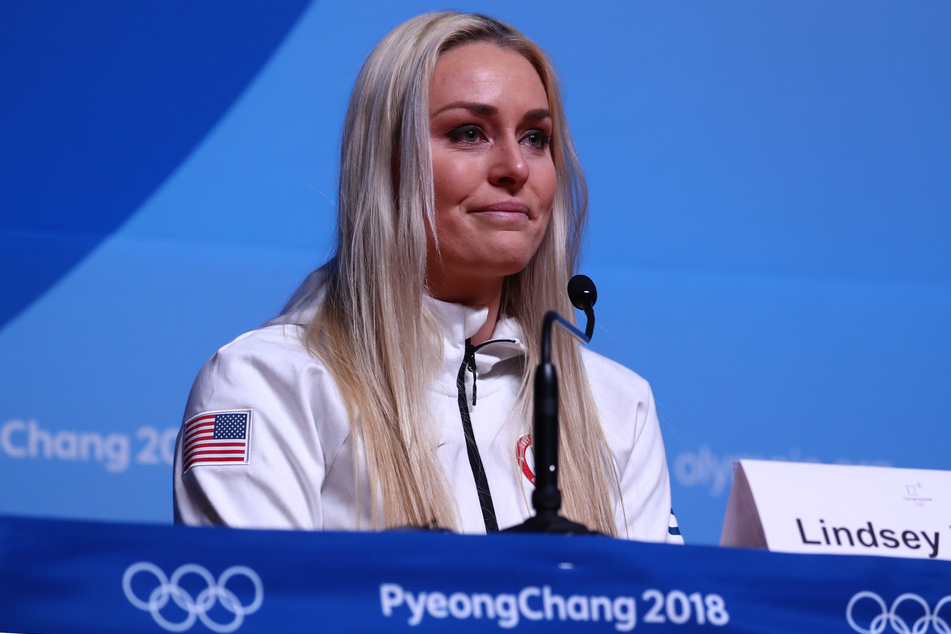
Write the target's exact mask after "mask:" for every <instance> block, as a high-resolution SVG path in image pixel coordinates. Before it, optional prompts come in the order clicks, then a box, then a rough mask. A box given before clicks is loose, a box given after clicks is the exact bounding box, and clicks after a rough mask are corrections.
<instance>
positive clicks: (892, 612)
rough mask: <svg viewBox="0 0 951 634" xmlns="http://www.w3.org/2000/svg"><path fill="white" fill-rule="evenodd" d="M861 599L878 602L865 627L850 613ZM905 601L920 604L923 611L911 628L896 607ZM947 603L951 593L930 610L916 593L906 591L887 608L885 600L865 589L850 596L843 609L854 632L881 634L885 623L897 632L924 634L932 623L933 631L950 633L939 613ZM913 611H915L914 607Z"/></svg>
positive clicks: (902, 633) (946, 623) (950, 601)
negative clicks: (871, 617) (876, 611)
mask: <svg viewBox="0 0 951 634" xmlns="http://www.w3.org/2000/svg"><path fill="white" fill-rule="evenodd" d="M862 599H870V600H872V601H874V602H875V603H877V604H878V610H879V613H878V615H876V616H875V617H874V618H873V619H872V621H871V623H869V625H868V628H867V629H866V628H864V627H862V626H861V625H859V624H858V623H856V622H855V618H854V616H853V614H852V611H853V609H854V608H855V604H856V603H858V602H859V601H861V600H862ZM907 601H911V602H912V603H917V604H918V605H920V606H921V608H922V611H923V613H922V615H921V616H920V617H918V618H917V619H915V622H914V623H912V625H911V628H909V627H908V622H907V621H905V619H904V617H903V616H900V615H899V614H898V607H899V606H900V605H901V604H903V603H905V602H907ZM948 603H951V595H949V596H946V597H942V599H941V600H940V601H938V604H937V605H936V606H935V607H934V611H933V612H932V611H931V607H930V606H929V605H928V602H927V601H925V600H924V599H923V598H921V597H920V596H918V595H917V594H912V593H911V592H906V593H905V594H903V595H901V596H899V597H898V598H897V599H895V601H894V602H893V603H892V605H891V608H889V607H888V606H886V605H885V601H884V600H883V599H882V598H881V597H880V596H878V595H877V594H875V593H874V592H869V591H868V590H865V591H863V592H858V593H856V594H855V596H853V597H852V600H851V601H849V606H848V607H847V608H846V609H845V617H846V618H847V619H848V620H849V625H851V626H852V629H853V630H855V631H856V632H859V633H860V634H882V632H884V631H885V627H886V626H887V625H891V626H892V630H893V631H895V632H897V633H898V634H924V633H925V632H927V631H928V626H929V625H933V626H934V629H935V631H936V632H938V634H951V626H949V625H948V622H947V621H946V620H945V619H944V618H943V617H942V616H940V615H939V612H941V608H943V607H944V606H945V605H946V604H948ZM912 609H914V608H912ZM914 611H915V612H917V610H916V609H915V610H914Z"/></svg>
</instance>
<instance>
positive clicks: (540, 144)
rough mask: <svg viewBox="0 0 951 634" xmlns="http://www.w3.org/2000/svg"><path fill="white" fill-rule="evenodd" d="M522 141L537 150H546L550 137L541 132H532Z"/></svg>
mask: <svg viewBox="0 0 951 634" xmlns="http://www.w3.org/2000/svg"><path fill="white" fill-rule="evenodd" d="M522 140H523V141H524V142H525V143H527V144H528V145H530V146H532V147H535V148H544V147H546V146H547V145H548V135H547V134H545V133H544V132H542V131H541V130H532V131H531V132H529V133H527V134H526V135H525V136H523V137H522Z"/></svg>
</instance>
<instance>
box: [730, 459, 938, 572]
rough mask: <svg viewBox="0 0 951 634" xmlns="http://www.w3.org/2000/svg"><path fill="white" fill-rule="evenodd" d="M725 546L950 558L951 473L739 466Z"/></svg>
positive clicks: (758, 462) (819, 466) (784, 464)
mask: <svg viewBox="0 0 951 634" xmlns="http://www.w3.org/2000/svg"><path fill="white" fill-rule="evenodd" d="M720 545H721V546H738V547H743V548H763V549H766V550H771V551H775V552H786V553H808V554H823V553H828V554H840V555H841V554H845V555H879V556H883V557H906V558H916V559H944V560H951V472H948V471H933V470H926V469H895V468H890V467H866V466H851V465H828V464H811V463H802V462H775V461H766V460H741V461H739V463H737V465H736V467H735V472H734V476H733V487H732V488H731V489H730V498H729V501H728V502H727V510H726V517H725V518H724V521H723V532H722V534H721V536H720Z"/></svg>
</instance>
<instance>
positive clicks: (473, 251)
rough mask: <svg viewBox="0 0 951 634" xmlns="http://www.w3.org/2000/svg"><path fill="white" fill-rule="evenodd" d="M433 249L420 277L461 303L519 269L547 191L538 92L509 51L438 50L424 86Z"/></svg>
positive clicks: (543, 108)
mask: <svg viewBox="0 0 951 634" xmlns="http://www.w3.org/2000/svg"><path fill="white" fill-rule="evenodd" d="M429 116H430V146H431V148H432V157H433V181H434V185H435V194H436V233H437V235H438V237H439V254H438V255H437V253H436V251H435V248H434V241H433V238H432V236H430V237H429V251H428V256H427V282H428V284H429V288H430V291H431V292H432V293H433V295H435V296H436V297H438V298H441V299H446V300H453V301H462V302H466V301H467V299H476V300H478V299H480V298H478V297H477V295H480V294H484V293H485V292H486V291H487V289H488V288H494V289H497V290H495V291H490V292H501V283H502V279H503V278H504V277H505V276H507V275H512V274H513V273H517V272H519V271H521V270H522V269H523V268H525V265H526V264H528V262H529V260H531V258H532V256H533V255H535V251H537V250H538V245H539V244H540V243H541V240H542V236H543V235H544V233H545V229H546V227H547V226H548V219H549V217H550V216H551V207H552V202H553V201H554V198H555V187H556V177H555V165H554V162H553V161H552V157H551V148H550V147H549V139H550V137H551V134H552V119H551V113H550V111H549V107H548V97H547V95H546V94H545V88H544V86H542V82H541V79H540V78H539V76H538V73H537V72H536V71H535V69H534V67H533V66H532V65H531V63H529V61H528V60H526V59H525V58H524V57H522V56H521V55H519V54H518V53H516V52H514V51H511V50H507V49H501V48H498V47H497V46H495V45H493V44H488V43H475V44H466V45H463V46H459V47H456V48H453V49H450V50H449V51H447V52H445V53H443V54H442V55H441V56H440V57H439V60H438V61H437V62H436V68H435V70H434V73H433V79H432V85H431V87H430V93H429Z"/></svg>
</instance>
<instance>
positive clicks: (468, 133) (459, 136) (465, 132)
mask: <svg viewBox="0 0 951 634" xmlns="http://www.w3.org/2000/svg"><path fill="white" fill-rule="evenodd" d="M446 136H447V137H449V139H450V140H451V141H461V142H464V143H477V142H478V141H479V140H480V139H482V136H483V135H482V130H480V129H479V128H478V127H477V126H473V125H465V126H460V127H458V128H456V129H455V130H453V131H451V132H450V133H449V134H447V135H446Z"/></svg>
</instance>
